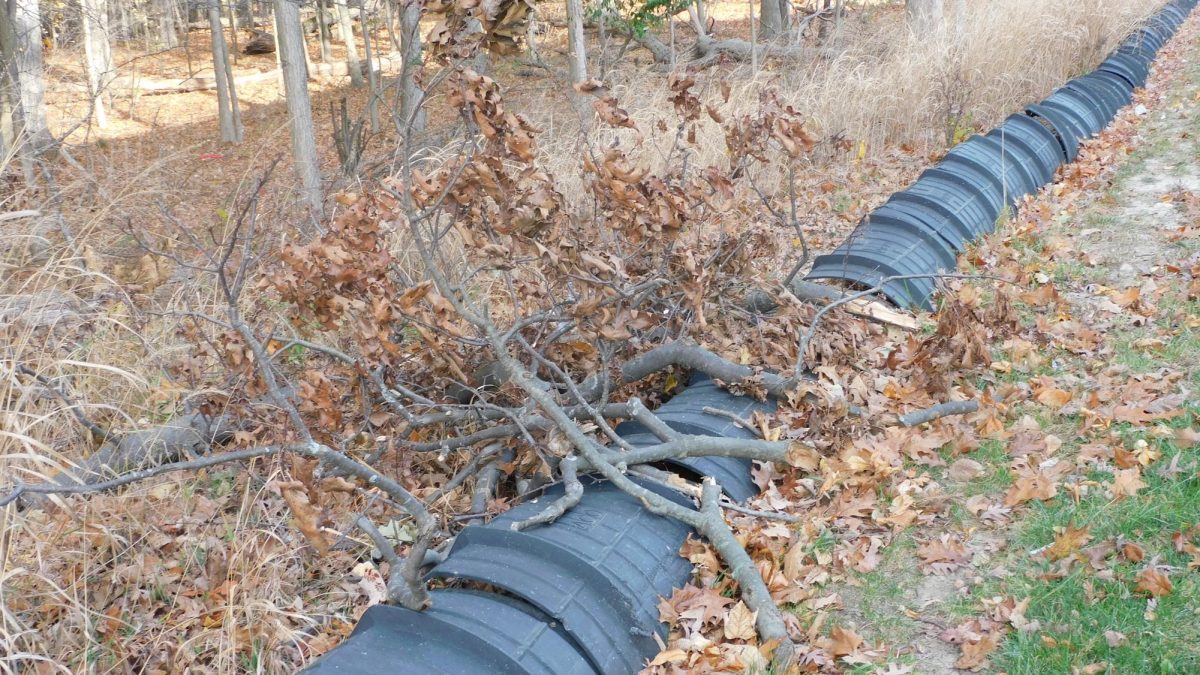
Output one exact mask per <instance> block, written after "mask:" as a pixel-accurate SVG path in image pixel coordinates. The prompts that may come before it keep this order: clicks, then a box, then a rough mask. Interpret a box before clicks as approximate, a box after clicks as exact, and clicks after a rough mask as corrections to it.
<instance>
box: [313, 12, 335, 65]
mask: <svg viewBox="0 0 1200 675" xmlns="http://www.w3.org/2000/svg"><path fill="white" fill-rule="evenodd" d="M328 15H329V3H328V2H326V0H317V38H318V39H319V40H320V41H321V63H330V62H332V61H333V52H332V50H331V49H330V48H329V24H328V23H326V22H325V17H327V16H328Z"/></svg>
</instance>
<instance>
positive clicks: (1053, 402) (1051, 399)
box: [1037, 387, 1072, 409]
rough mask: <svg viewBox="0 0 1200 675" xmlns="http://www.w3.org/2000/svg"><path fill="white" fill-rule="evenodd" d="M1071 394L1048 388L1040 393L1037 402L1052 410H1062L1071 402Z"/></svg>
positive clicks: (1055, 388) (1056, 388)
mask: <svg viewBox="0 0 1200 675" xmlns="http://www.w3.org/2000/svg"><path fill="white" fill-rule="evenodd" d="M1071 398H1072V397H1071V392H1069V391H1066V390H1063V389H1059V388H1058V387H1046V388H1045V389H1043V390H1041V391H1040V392H1038V395H1037V401H1038V403H1041V404H1042V405H1044V406H1047V407H1050V408H1055V409H1058V408H1061V407H1063V406H1064V405H1066V404H1068V403H1070V402H1071Z"/></svg>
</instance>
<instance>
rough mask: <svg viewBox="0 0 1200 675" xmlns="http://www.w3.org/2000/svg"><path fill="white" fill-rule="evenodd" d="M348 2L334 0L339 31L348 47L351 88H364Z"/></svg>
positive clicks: (347, 66)
mask: <svg viewBox="0 0 1200 675" xmlns="http://www.w3.org/2000/svg"><path fill="white" fill-rule="evenodd" d="M347 2H348V0H333V4H334V5H336V6H337V17H338V29H339V31H340V32H341V34H342V42H343V43H345V45H346V68H347V69H348V70H349V71H350V86H352V87H361V86H363V76H362V65H361V64H360V63H359V60H358V45H356V44H355V42H354V25H353V24H351V23H350V8H349V7H347V6H346V3H347Z"/></svg>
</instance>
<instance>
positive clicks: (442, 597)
mask: <svg viewBox="0 0 1200 675" xmlns="http://www.w3.org/2000/svg"><path fill="white" fill-rule="evenodd" d="M774 406H775V404H774V402H765V403H764V402H759V401H755V400H753V399H750V398H747V397H744V396H735V395H733V394H730V393H729V392H727V391H724V390H722V389H719V388H718V387H717V386H716V384H715V383H714V382H712V381H711V380H708V379H707V378H699V379H697V380H694V381H693V383H692V384H691V385H690V386H689V387H687V388H686V389H685V390H683V391H682V392H680V393H679V394H678V395H676V396H675V397H674V398H672V399H671V400H670V401H668V402H667V403H666V404H664V405H663V406H661V407H659V408H658V410H656V411H655V413H656V415H658V417H659V419H662V420H663V421H664V422H665V423H666V424H667V425H668V426H670V427H671V428H673V429H674V430H676V431H678V432H680V433H683V434H692V435H710V436H720V437H724V438H732V437H748V436H750V435H752V433H753V432H752V431H750V430H747V429H743V428H741V427H740V426H739V425H738V424H737V423H735V422H733V421H731V420H730V418H729V417H727V416H721V415H713V414H710V413H707V412H705V409H706V408H708V409H715V410H720V411H724V412H726V413H730V414H731V415H733V416H736V417H738V418H741V419H750V418H752V417H753V414H754V413H755V412H756V411H764V412H769V411H771V410H773V409H774ZM617 432H618V433H619V434H620V435H621V436H622V437H624V438H625V439H626V440H627V441H629V442H630V443H631V444H633V445H634V446H638V447H641V446H646V445H655V444H658V443H659V442H660V441H659V440H658V439H657V438H655V437H654V436H652V435H651V434H650V433H649V432H648V430H647V429H645V428H643V427H642V426H641V425H640V424H638V423H635V422H626V423H624V424H622V425H620V426H618V428H617ZM667 464H670V465H671V466H669V467H668V468H672V469H676V470H682V471H683V472H684V473H687V474H690V475H691V476H693V477H699V476H703V475H712V476H714V477H716V478H717V480H718V482H719V483H721V485H722V487H723V488H724V489H725V491H726V493H727V494H728V495H729V496H730V497H731V498H733V499H736V500H742V499H745V498H747V497H750V496H752V495H753V494H755V493H756V491H757V490H756V488H755V487H754V483H753V482H752V481H751V480H750V462H749V461H747V460H741V459H730V458H716V457H707V458H688V459H683V460H676V461H674V462H668V463H667ZM582 481H583V482H584V484H585V487H584V492H583V497H582V499H581V500H580V502H579V504H577V505H576V506H574V507H573V508H571V509H570V510H568V511H567V512H566V513H565V514H564V515H563V516H561V517H559V518H558V519H557V520H555V521H554V522H552V523H550V524H548V525H541V526H535V527H530V528H527V529H524V530H521V531H516V530H514V529H512V524H513V523H516V522H519V521H523V520H526V519H528V518H530V517H532V516H534V515H537V514H538V513H541V512H542V511H543V510H545V509H546V508H547V506H548V505H549V504H550V503H552V502H553V501H555V500H556V499H557V498H558V497H561V496H562V494H563V488H562V486H561V485H555V486H553V487H551V488H549V489H548V490H546V491H545V492H544V493H543V494H541V495H540V496H539V497H538V498H536V499H530V500H527V501H525V502H523V503H521V504H519V505H517V506H516V507H514V508H513V509H511V510H509V511H507V512H505V513H504V514H501V515H500V516H497V517H496V518H494V519H493V520H492V521H491V522H489V523H487V524H486V525H478V526H470V527H467V528H465V529H464V530H463V531H462V532H461V533H459V535H458V537H456V539H455V541H454V545H453V547H452V548H451V550H450V553H449V555H448V556H447V557H446V560H445V561H444V562H442V563H441V564H439V565H437V566H436V567H435V568H434V569H433V570H432V572H430V573H429V575H428V576H429V578H430V579H441V580H447V581H452V582H472V583H473V584H475V586H476V587H477V589H476V590H463V589H461V588H446V589H440V590H435V591H433V592H432V593H431V596H432V600H433V606H432V608H431V609H429V610H427V611H424V612H415V611H411V610H407V609H403V608H399V607H390V606H384V605H376V606H374V607H371V608H370V609H368V610H367V612H366V614H364V615H363V618H362V619H361V620H360V621H359V624H358V626H357V627H356V628H355V630H354V632H353V633H352V634H351V636H350V637H349V638H348V639H347V640H346V641H345V642H344V643H343V644H342V645H340V646H338V647H337V648H336V649H334V650H333V651H331V652H330V653H329V654H326V655H325V656H323V657H322V658H321V659H319V660H318V661H317V662H315V663H314V664H313V665H312V666H310V667H309V668H308V670H307V671H306V672H308V673H312V674H314V675H325V674H328V673H362V674H363V675H367V674H370V675H380V674H382V673H447V674H450V673H453V674H455V675H458V674H460V673H514V674H516V673H529V674H537V675H551V674H555V675H557V674H559V673H565V674H571V675H574V674H577V673H578V674H582V673H601V674H604V675H626V674H629V673H635V672H637V671H639V670H641V669H642V667H643V665H644V664H645V662H646V660H647V659H649V658H652V657H653V656H654V655H655V654H656V653H657V652H658V650H659V640H660V639H662V638H665V637H666V626H665V625H663V624H662V623H660V622H659V620H658V600H659V598H660V597H663V596H669V595H670V594H671V592H672V589H674V588H679V587H681V586H683V585H684V584H686V583H687V582H688V579H689V578H690V577H691V573H692V566H691V564H690V563H689V562H688V561H687V560H685V559H684V558H682V557H680V555H679V550H680V547H681V546H682V545H683V542H684V541H685V540H686V539H687V537H688V536H689V535H691V534H693V531H692V529H691V528H690V527H688V526H686V525H684V524H683V523H680V522H678V521H676V520H673V519H669V518H662V517H660V516H656V515H654V514H652V513H650V512H649V511H647V510H646V508H645V507H644V506H643V505H642V504H641V502H640V501H638V500H637V499H635V498H633V497H630V496H629V495H627V494H625V493H624V492H622V491H621V490H619V489H617V488H616V487H615V486H613V485H612V484H610V483H608V482H606V481H603V480H601V479H598V478H595V477H590V476H587V477H584V478H583V479H582ZM641 484H642V486H643V487H645V488H647V489H650V490H653V491H655V492H656V493H658V494H660V495H662V496H664V497H666V498H668V499H671V500H673V501H675V502H676V503H678V504H681V505H684V506H688V507H689V508H690V507H691V506H692V505H691V502H690V500H689V499H687V498H685V497H683V496H682V495H680V494H679V493H677V492H675V491H673V490H670V489H669V488H666V487H664V486H661V485H658V484H655V483H651V482H649V481H641ZM459 585H461V583H460V584H459Z"/></svg>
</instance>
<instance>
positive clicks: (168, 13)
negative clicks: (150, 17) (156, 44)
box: [158, 0, 179, 48]
mask: <svg viewBox="0 0 1200 675" xmlns="http://www.w3.org/2000/svg"><path fill="white" fill-rule="evenodd" d="M158 5H159V12H160V16H159V20H158V25H159V29H160V30H161V31H162V44H163V46H164V47H167V48H175V47H178V46H179V32H178V31H177V30H176V29H175V0H159V3H158Z"/></svg>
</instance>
